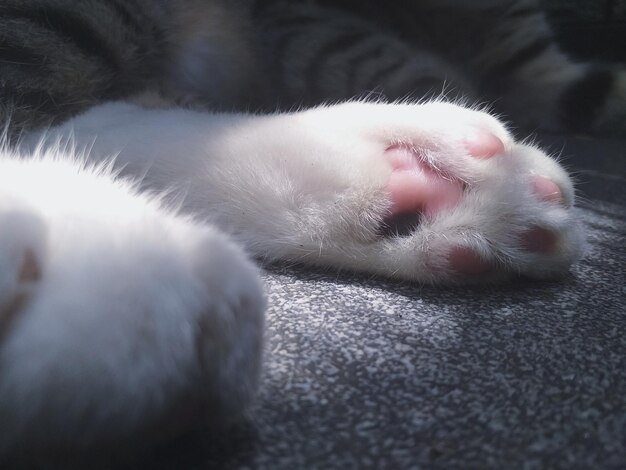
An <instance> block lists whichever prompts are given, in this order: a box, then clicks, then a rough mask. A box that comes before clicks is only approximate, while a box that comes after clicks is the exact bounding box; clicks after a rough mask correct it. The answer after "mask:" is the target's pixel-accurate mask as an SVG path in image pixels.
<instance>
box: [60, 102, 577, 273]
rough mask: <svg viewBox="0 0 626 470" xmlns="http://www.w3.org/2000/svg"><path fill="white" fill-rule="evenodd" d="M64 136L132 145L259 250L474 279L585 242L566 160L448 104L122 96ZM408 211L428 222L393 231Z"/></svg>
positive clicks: (99, 151)
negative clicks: (252, 108) (270, 110)
mask: <svg viewBox="0 0 626 470" xmlns="http://www.w3.org/2000/svg"><path fill="white" fill-rule="evenodd" d="M56 132H58V133H61V134H63V133H67V132H74V133H75V135H76V138H77V139H78V141H79V142H80V143H81V144H83V143H84V144H85V145H91V143H93V145H91V147H90V148H91V158H93V159H96V160H97V159H98V158H100V156H101V155H109V154H110V153H111V152H115V153H119V157H118V163H119V164H120V166H121V167H123V168H125V170H126V171H130V172H133V173H136V174H137V175H142V177H143V181H144V184H146V185H148V186H150V187H152V188H156V189H166V188H171V187H172V185H174V186H176V187H179V188H180V189H181V190H184V193H185V201H184V204H185V205H186V208H187V210H190V211H193V212H194V213H201V214H206V215H207V216H208V217H211V218H212V219H213V220H214V221H216V222H217V223H218V224H219V225H221V226H223V227H225V228H227V229H228V230H229V231H230V232H232V233H233V234H234V235H235V236H236V237H237V238H238V239H239V240H241V241H242V242H243V243H244V244H245V245H246V246H247V247H248V249H249V250H250V251H251V252H253V253H255V254H256V255H257V256H259V257H261V258H266V259H282V260H289V261H298V262H304V263H310V264H317V265H322V266H332V267H335V268H340V269H342V268H345V269H353V270H358V271H362V272H367V273H377V274H382V275H385V276H390V277H395V278H399V279H409V280H418V281H424V282H467V281H475V280H478V281H480V280H492V279H496V278H498V279H501V278H503V277H506V276H507V275H509V274H518V273H521V274H526V275H530V276H535V277H549V276H553V275H559V274H562V273H564V272H566V271H567V269H568V267H569V266H570V265H571V263H573V262H574V261H575V260H577V259H578V257H579V256H580V254H581V250H582V244H583V242H582V235H581V231H580V228H579V227H578V225H577V224H576V215H575V212H574V211H573V210H572V204H573V202H574V191H573V187H572V183H571V180H570V179H569V177H568V175H567V173H566V172H565V171H564V170H563V169H562V167H561V166H560V165H559V164H558V163H557V162H555V161H554V160H553V159H551V158H549V157H548V156H546V155H545V154H544V153H543V152H541V151H540V150H538V149H536V148H534V147H532V146H528V145H524V144H520V143H517V142H515V141H514V140H513V138H512V137H511V135H510V134H509V133H508V132H507V130H506V129H505V128H504V127H503V125H502V124H501V123H500V122H499V121H498V120H497V119H495V118H493V117H492V116H490V115H488V114H486V113H482V112H479V111H472V110H469V109H466V108H462V107H459V106H455V105H451V104H445V103H428V104H424V105H383V104H379V105H377V104H367V103H346V104H343V105H338V106H332V107H322V108H316V109H311V110H308V111H305V112H301V113H295V114H283V115H273V116H248V115H210V114H203V113H196V112H191V111H183V110H169V111H164V110H151V111H146V110H143V109H140V108H137V107H133V106H131V105H127V104H111V105H108V106H105V107H101V108H99V109H94V110H92V111H91V112H89V113H87V114H85V115H84V116H82V117H80V118H78V119H76V120H74V121H72V122H70V123H68V124H67V125H66V126H64V127H63V128H60V129H57V130H56ZM96 137H97V138H96ZM94 140H95V143H94ZM407 214H408V215H410V216H412V217H413V218H414V219H415V218H417V217H419V218H420V220H419V222H416V221H414V226H412V227H410V228H409V229H408V230H407V229H406V228H405V229H403V230H402V232H403V233H402V234H401V235H395V234H394V233H393V232H394V230H395V227H396V225H397V220H398V218H400V217H401V216H404V215H407ZM469 274H471V275H469Z"/></svg>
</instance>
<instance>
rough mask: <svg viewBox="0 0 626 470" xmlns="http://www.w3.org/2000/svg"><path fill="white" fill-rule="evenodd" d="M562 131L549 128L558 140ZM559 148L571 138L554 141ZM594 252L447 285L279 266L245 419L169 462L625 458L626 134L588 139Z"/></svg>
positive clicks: (233, 464)
mask: <svg viewBox="0 0 626 470" xmlns="http://www.w3.org/2000/svg"><path fill="white" fill-rule="evenodd" d="M548 140H549V139H548ZM553 142H554V144H555V145H556V146H557V147H558V148H560V146H561V143H560V141H559V139H553ZM574 144H575V145H574V146H573V147H568V148H566V150H565V152H564V153H565V155H567V154H570V153H572V152H573V151H576V157H575V158H572V159H570V160H569V163H570V165H571V166H574V167H575V168H576V169H577V171H578V179H579V180H580V182H581V184H580V186H581V189H582V191H583V192H584V196H585V198H586V199H584V200H583V201H582V202H581V209H580V212H581V216H582V218H583V220H584V221H585V224H586V226H587V228H588V236H589V253H588V255H587V257H586V258H585V260H584V261H582V262H581V263H580V264H579V265H578V266H576V267H575V268H574V269H573V271H572V273H571V276H569V277H568V278H566V279H564V280H562V281H559V282H554V283H548V284H545V283H537V282H530V281H525V282H519V283H517V284H516V285H512V286H506V287H498V288H483V289H479V288H472V289H464V288H455V289H435V288H424V287H419V286H414V285H403V284H396V283H390V282H385V281H379V280H370V279H364V278H359V277H350V276H347V275H346V276H344V275H333V274H328V273H320V272H310V271H307V270H304V269H287V268H280V267H279V268H274V269H272V270H271V271H268V272H267V274H265V281H266V284H267V288H268V291H269V297H270V309H269V311H268V334H267V336H268V347H267V354H266V369H265V376H264V379H263V384H262V389H261V393H260V397H259V400H258V403H257V405H256V407H255V409H254V410H253V413H252V420H251V423H250V424H249V426H248V428H247V429H242V430H238V431H233V433H232V434H229V435H224V436H220V437H219V438H217V437H208V436H198V437H196V438H194V439H192V440H187V441H185V442H181V443H179V444H178V445H177V446H175V447H173V448H170V449H166V450H164V451H163V454H162V455H161V456H159V458H158V459H157V460H159V461H160V462H161V463H163V464H164V465H165V466H166V467H167V468H198V469H200V468H211V467H219V468H267V469H296V468H324V469H327V468H342V469H344V468H389V469H403V468H442V469H444V468H445V469H452V468H528V469H534V468H538V469H539V468H563V469H574V468H581V469H583V468H584V469H590V468H593V469H610V468H614V469H618V468H625V467H626V307H624V303H625V300H626V285H625V282H624V280H625V274H626V272H625V271H626V184H625V182H626V145H624V144H621V143H618V142H615V143H613V144H609V143H606V144H601V143H598V142H593V141H585V140H579V141H576V142H575V143H574Z"/></svg>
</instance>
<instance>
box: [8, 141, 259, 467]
mask: <svg viewBox="0 0 626 470" xmlns="http://www.w3.org/2000/svg"><path fill="white" fill-rule="evenodd" d="M72 158H74V157H72V156H71V155H70V156H68V155H62V154H60V153H59V152H58V151H50V152H47V153H45V154H43V155H38V156H35V157H32V158H31V157H22V158H18V157H16V156H14V155H8V154H6V152H5V154H3V155H2V156H1V157H0V226H1V227H2V230H1V231H0V429H1V430H2V431H1V432H0V462H2V461H3V460H2V459H3V457H5V456H6V453H8V454H10V455H15V453H16V452H17V453H19V452H20V451H21V452H23V453H25V454H27V455H36V454H37V453H38V452H39V451H40V450H42V448H43V449H49V450H51V451H53V450H55V449H58V448H62V449H66V450H76V449H80V448H83V447H85V446H86V447H91V446H100V445H102V446H107V445H110V444H112V443H115V444H116V447H117V446H119V445H120V444H123V442H124V441H126V440H127V439H131V438H132V442H133V444H132V445H133V446H137V445H139V443H140V440H141V439H137V438H138V437H139V438H141V437H145V438H148V439H156V438H160V437H166V436H169V435H170V434H172V435H173V434H176V433H177V432H179V431H181V430H182V429H185V428H186V427H189V426H194V425H196V424H200V425H202V424H203V423H206V424H208V425H211V424H212V423H215V422H217V421H220V422H221V421H222V420H223V419H227V420H228V419H231V418H233V417H235V416H237V415H238V414H239V413H240V412H241V411H242V410H243V409H244V408H245V407H246V405H247V404H248V403H249V401H250V398H251V396H252V394H253V391H254V389H255V385H256V381H257V377H258V372H259V365H260V356H261V354H260V353H261V342H262V329H263V309H264V305H265V301H264V298H263V294H262V292H261V287H260V283H259V280H258V277H257V270H256V269H255V268H254V266H253V265H252V264H251V263H250V262H249V261H248V260H247V259H246V257H245V256H244V254H243V253H242V251H241V250H240V249H239V248H238V247H237V246H236V245H234V244H233V243H232V242H231V241H229V240H228V239H227V237H225V236H224V235H222V234H221V233H219V232H217V230H215V229H214V228H212V227H210V226H207V225H203V224H199V223H197V222H194V221H192V220H190V219H189V218H185V217H182V216H179V215H176V214H175V213H174V212H173V211H171V210H167V209H165V208H164V207H163V206H162V204H161V203H160V202H159V201H157V200H155V199H154V198H150V197H148V196H145V195H139V194H137V192H136V190H135V189H133V187H132V185H131V184H130V183H128V182H124V181H121V180H117V181H115V180H114V177H113V176H112V174H111V173H110V171H109V170H108V169H107V168H106V167H101V168H100V169H89V168H85V167H84V166H83V165H81V164H80V163H78V162H77V161H74V160H72Z"/></svg>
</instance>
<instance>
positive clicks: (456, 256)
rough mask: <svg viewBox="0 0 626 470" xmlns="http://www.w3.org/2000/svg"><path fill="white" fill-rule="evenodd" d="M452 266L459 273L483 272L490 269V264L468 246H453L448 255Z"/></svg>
mask: <svg viewBox="0 0 626 470" xmlns="http://www.w3.org/2000/svg"><path fill="white" fill-rule="evenodd" d="M448 261H449V262H450V265H451V266H452V268H453V269H454V270H455V271H456V272H457V273H459V274H467V275H472V274H483V273H485V272H487V271H490V270H491V266H490V265H489V263H487V262H486V261H485V260H483V259H482V258H481V257H480V256H479V255H478V253H476V252H475V251H473V250H470V249H469V248H464V247H457V248H454V249H453V250H452V251H451V252H450V255H449V256H448Z"/></svg>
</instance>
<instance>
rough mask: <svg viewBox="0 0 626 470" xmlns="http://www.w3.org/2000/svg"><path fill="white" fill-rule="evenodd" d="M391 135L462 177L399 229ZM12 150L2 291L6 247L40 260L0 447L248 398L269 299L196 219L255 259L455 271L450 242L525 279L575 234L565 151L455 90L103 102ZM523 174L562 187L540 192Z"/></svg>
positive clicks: (2, 213) (565, 255) (560, 260)
mask: <svg viewBox="0 0 626 470" xmlns="http://www.w3.org/2000/svg"><path fill="white" fill-rule="evenodd" d="M476 130H484V131H488V132H491V133H493V134H495V135H496V136H498V137H499V138H500V139H501V140H502V141H503V142H504V143H505V146H506V152H505V154H503V155H499V156H496V157H494V158H492V159H489V160H479V159H476V158H472V157H470V156H469V155H467V154H466V150H465V149H464V147H463V144H462V141H463V139H464V138H465V137H466V136H468V135H470V134H472V133H473V132H475V131H476ZM42 139H43V142H42ZM398 142H401V143H404V144H408V145H411V146H413V147H415V148H416V149H418V150H419V153H420V154H421V155H424V157H425V158H426V159H428V161H429V163H430V164H431V165H432V166H433V167H435V168H437V169H439V170H440V171H441V172H442V173H444V174H448V175H453V176H455V177H457V178H459V179H461V180H463V181H464V182H465V183H466V184H467V190H466V191H465V196H464V198H463V199H462V200H461V202H460V203H459V204H458V206H457V207H456V208H454V209H452V210H449V211H447V212H443V213H441V214H439V215H438V216H437V217H435V218H434V219H433V220H431V221H427V222H424V223H423V224H421V225H420V227H419V228H418V229H417V230H416V231H415V232H414V233H413V234H412V235H410V236H407V237H381V236H380V235H379V233H378V232H379V228H380V226H381V223H382V221H383V220H384V218H385V217H386V216H387V215H388V212H389V207H390V202H389V195H388V194H387V191H386V184H387V181H388V178H389V175H390V174H391V168H390V167H389V165H388V163H387V161H386V160H385V158H384V151H385V149H386V148H388V147H389V146H390V145H391V144H393V143H398ZM74 148H75V149H78V151H72V152H69V151H67V150H63V149H74ZM21 152H22V153H23V154H24V155H22V157H21V158H17V157H15V156H11V155H5V156H4V157H3V158H1V159H0V188H1V191H2V194H1V195H0V197H2V198H3V201H10V203H3V204H2V205H0V220H5V219H6V218H7V217H13V218H14V219H12V220H19V221H21V222H20V223H15V224H8V225H7V224H3V232H4V233H3V234H2V236H1V237H0V258H2V259H3V260H4V259H9V261H8V262H4V263H3V264H2V266H1V269H2V272H0V295H1V296H2V299H0V300H1V301H2V302H9V301H10V297H11V296H14V295H16V292H15V291H16V290H17V289H19V288H20V286H19V285H18V284H19V282H16V281H15V279H18V278H19V275H18V274H17V273H18V271H19V269H20V262H19V259H20V258H19V256H18V257H17V258H16V255H15V253H16V252H17V253H20V252H23V251H24V250H27V249H30V250H31V251H32V252H33V253H35V254H36V258H37V260H38V263H39V264H40V265H41V271H42V277H41V279H40V280H39V281H38V282H37V285H36V286H34V287H33V288H31V290H30V291H29V294H28V295H29V298H28V301H27V302H26V304H25V306H24V307H23V308H22V310H21V311H20V312H19V313H18V314H17V318H16V319H15V320H14V321H13V323H12V327H11V329H10V331H9V333H8V334H7V335H6V337H5V339H4V342H3V344H1V345H0V422H1V423H2V425H3V429H4V430H5V431H4V432H2V433H0V451H1V450H2V449H6V448H8V447H10V446H11V445H12V444H14V443H15V442H16V441H18V440H22V441H23V440H24V439H25V438H28V439H31V440H32V441H33V442H37V441H43V440H44V439H45V436H47V435H48V434H49V433H51V432H52V431H53V430H54V433H55V434H54V435H55V438H56V440H57V441H58V442H72V441H73V440H74V439H78V438H80V439H81V440H84V441H87V442H89V441H90V440H94V439H96V438H97V437H98V436H99V435H100V434H103V433H108V434H111V435H115V434H119V433H125V432H132V431H135V430H138V429H140V428H141V425H142V424H143V423H145V421H146V420H149V419H150V418H153V417H158V416H159V415H161V414H163V413H165V411H166V410H168V409H172V407H175V406H176V403H175V402H176V400H177V399H180V397H181V396H187V395H189V394H191V395H192V396H193V397H195V398H196V399H197V400H198V402H199V403H201V402H202V396H200V397H198V394H200V393H206V395H203V396H205V397H207V398H206V400H212V401H213V402H212V403H209V404H208V406H209V407H210V406H211V405H214V406H215V405H216V403H217V406H227V407H228V409H230V410H235V409H239V408H241V407H242V406H244V405H245V404H246V403H247V402H248V400H249V397H250V394H251V390H252V389H253V388H254V383H255V380H256V376H257V372H258V366H259V350H260V342H261V335H262V311H263V308H264V300H263V296H262V294H261V292H260V288H259V282H258V280H257V278H256V275H255V269H254V268H253V267H252V266H251V265H250V263H249V262H248V261H246V260H245V257H244V256H243V255H242V253H241V250H239V249H238V248H236V247H235V246H234V245H233V244H232V243H231V242H229V241H228V240H227V239H226V238H225V237H224V236H223V235H219V234H218V233H217V231H216V230H215V229H214V228H211V226H208V225H206V223H212V224H215V225H217V226H219V227H220V228H221V229H222V230H225V231H226V232H228V233H230V234H231V235H232V236H233V237H234V238H236V239H237V240H238V241H239V242H240V243H242V244H243V245H244V246H245V247H246V249H247V250H248V251H249V252H251V253H252V254H254V255H255V256H257V257H259V258H267V259H282V260H289V261H301V262H307V263H311V264H318V265H322V266H332V267H335V268H350V269H354V270H360V271H364V272H368V273H376V274H382V275H385V276H392V277H396V278H400V279H409V280H418V281H426V282H435V281H436V282H442V281H444V282H457V281H462V280H465V279H462V278H460V277H459V276H458V275H456V274H455V273H454V272H453V271H452V269H451V268H450V267H449V266H448V261H447V259H448V255H449V253H450V251H451V250H452V249H453V248H455V247H457V246H467V247H472V248H473V249H475V250H477V251H479V252H480V253H481V254H482V256H483V257H484V258H486V259H491V260H493V261H494V263H496V264H497V265H499V266H500V267H501V268H502V273H511V272H521V273H524V274H527V275H532V276H537V277H545V276H552V275H555V274H560V273H563V272H564V271H566V270H567V269H568V267H569V265H570V264H571V263H572V262H574V261H575V260H576V259H577V258H578V257H579V256H580V253H581V248H582V237H581V232H580V229H579V227H578V225H577V224H576V220H575V214H574V213H573V212H572V210H571V207H569V206H571V204H572V203H573V198H574V194H573V188H572V184H571V182H570V180H569V178H568V176H567V174H566V173H565V172H564V171H563V169H562V168H561V167H560V166H559V165H558V164H557V163H556V162H555V161H553V160H551V159H550V158H548V157H547V156H546V155H544V154H543V153H542V152H540V151H539V150H537V149H535V148H532V147H529V146H523V145H520V144H517V143H515V142H514V141H513V139H512V138H511V136H510V134H509V133H508V132H507V130H506V129H505V128H504V127H503V126H502V125H501V124H500V123H499V121H497V120H496V119H495V118H493V117H492V116H490V115H488V114H486V113H482V112H478V111H472V110H469V109H465V108H462V107H459V106H455V105H451V104H445V103H428V104H424V105H419V106H418V105H383V104H366V103H347V104H343V105H338V106H332V107H320V108H317V109H312V110H308V111H304V112H300V113H294V114H281V115H272V116H250V115H218V114H209V113H200V112H194V111H186V110H181V109H174V110H160V109H152V110H146V109H143V108H141V107H139V106H135V105H132V104H127V103H111V104H106V105H103V106H100V107H98V108H94V109H92V110H90V111H88V112H87V113H85V114H84V115H82V116H79V117H77V118H75V119H73V120H71V121H70V122H68V123H66V124H64V125H63V126H61V127H59V128H56V129H52V130H50V131H49V132H48V133H47V135H46V136H45V138H44V137H43V136H42V135H41V134H39V135H32V136H30V137H29V138H27V139H26V140H25V141H24V143H23V146H22V150H21ZM76 153H78V154H81V153H84V158H85V159H86V161H87V162H88V163H87V164H88V167H85V165H84V164H82V163H79V162H77V160H76V157H75V155H74V154H76ZM27 154H34V156H28V155H27ZM112 156H115V162H114V165H111V164H110V162H111V158H112ZM112 166H113V167H114V168H116V170H115V171H119V172H121V174H122V175H129V176H132V177H133V178H134V179H135V180H137V181H138V185H139V187H140V191H138V190H136V189H135V188H134V187H133V186H132V185H131V184H130V183H128V182H125V181H124V180H122V179H120V176H115V174H113V173H112V171H113V170H112V169H111V168H112ZM94 168H95V169H94ZM535 174H537V175H542V176H545V177H548V178H550V179H552V180H553V181H555V182H556V183H557V184H558V185H559V186H560V188H561V190H562V191H563V195H564V198H565V202H566V204H564V205H562V206H560V205H557V204H554V203H547V202H542V201H539V200H538V199H537V197H536V196H534V195H533V193H532V190H531V179H532V177H533V175H535ZM147 189H149V190H151V191H153V192H155V194H159V195H160V196H159V198H161V199H163V198H165V199H167V198H170V201H169V204H170V205H171V204H174V203H176V204H178V205H179V206H180V207H179V209H180V210H179V212H180V213H181V214H185V215H176V214H175V213H174V211H173V210H171V209H166V208H165V206H166V204H165V202H164V200H161V202H160V201H159V199H158V198H156V196H154V195H153V196H148V195H147V193H146V192H145V190H147ZM142 191H143V192H142ZM164 194H165V196H164ZM191 217H194V220H196V221H204V223H199V222H194V221H193V220H192V219H191ZM534 225H540V226H544V227H549V228H551V229H552V230H554V231H556V232H558V233H559V234H560V241H559V244H558V248H557V249H556V250H555V252H554V253H552V254H550V255H545V254H536V253H529V252H526V251H524V250H523V249H521V247H520V238H521V236H522V234H523V233H524V232H525V231H527V230H528V229H529V228H530V227H531V226H534ZM16 260H17V261H16ZM502 273H501V274H502ZM482 279H483V280H488V279H493V276H492V275H485V276H484V277H483V278H482ZM198 338H200V343H199V344H201V345H202V348H201V351H202V354H201V357H198V353H197V344H198V341H199V340H198ZM202 384H203V385H202ZM207 390H208V392H207ZM209 392H210V393H209Z"/></svg>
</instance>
